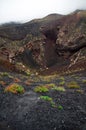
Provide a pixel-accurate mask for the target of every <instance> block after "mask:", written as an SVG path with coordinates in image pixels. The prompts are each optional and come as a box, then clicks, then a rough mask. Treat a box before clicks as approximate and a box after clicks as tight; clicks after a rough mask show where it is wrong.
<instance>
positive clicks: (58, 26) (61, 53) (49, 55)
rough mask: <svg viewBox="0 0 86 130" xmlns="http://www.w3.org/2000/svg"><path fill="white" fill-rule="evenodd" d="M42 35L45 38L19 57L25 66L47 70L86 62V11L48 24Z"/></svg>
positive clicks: (41, 29)
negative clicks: (82, 61) (36, 66)
mask: <svg viewBox="0 0 86 130" xmlns="http://www.w3.org/2000/svg"><path fill="white" fill-rule="evenodd" d="M40 32H41V33H42V35H43V37H42V38H41V39H40V40H39V39H38V40H35V41H31V43H30V42H29V43H28V44H26V47H25V46H24V47H23V48H24V50H23V52H22V53H19V54H18V55H17V56H18V57H19V58H20V59H21V61H23V62H24V63H25V64H27V65H29V64H32V65H34V66H35V65H39V66H41V67H45V68H46V67H50V66H52V65H54V64H57V65H59V66H61V65H66V64H71V62H73V60H74V63H75V61H77V60H78V59H83V58H84V59H86V11H80V12H75V13H73V14H70V15H67V16H63V17H61V18H59V19H58V20H56V21H54V22H53V21H52V22H51V23H50V24H45V25H43V26H42V27H41V28H40ZM30 44H31V47H29V46H30ZM82 50H84V54H83V51H82Z"/></svg>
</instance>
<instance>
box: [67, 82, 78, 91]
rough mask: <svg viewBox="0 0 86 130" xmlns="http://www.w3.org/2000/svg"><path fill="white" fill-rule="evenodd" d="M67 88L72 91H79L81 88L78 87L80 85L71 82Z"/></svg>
mask: <svg viewBox="0 0 86 130" xmlns="http://www.w3.org/2000/svg"><path fill="white" fill-rule="evenodd" d="M67 87H68V88H70V89H79V88H80V86H79V85H78V83H77V82H75V81H72V82H69V83H68V84H67Z"/></svg>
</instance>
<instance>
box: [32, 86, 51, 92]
mask: <svg viewBox="0 0 86 130" xmlns="http://www.w3.org/2000/svg"><path fill="white" fill-rule="evenodd" d="M34 91H35V92H39V93H42V92H44V93H45V92H48V91H49V89H48V88H46V86H38V87H36V88H35V89H34Z"/></svg>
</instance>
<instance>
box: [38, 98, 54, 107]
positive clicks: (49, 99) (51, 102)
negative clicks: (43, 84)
mask: <svg viewBox="0 0 86 130" xmlns="http://www.w3.org/2000/svg"><path fill="white" fill-rule="evenodd" d="M40 99H42V100H44V101H49V102H50V104H51V106H52V107H56V104H55V102H54V101H53V99H52V98H51V97H49V96H40Z"/></svg>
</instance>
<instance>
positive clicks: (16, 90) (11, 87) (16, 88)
mask: <svg viewBox="0 0 86 130" xmlns="http://www.w3.org/2000/svg"><path fill="white" fill-rule="evenodd" d="M5 92H11V93H14V94H17V93H20V94H22V93H24V92H25V90H24V88H23V87H22V86H21V85H19V84H17V83H13V84H11V85H9V86H8V87H6V88H5Z"/></svg>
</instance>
